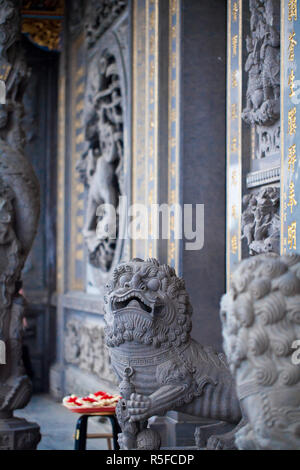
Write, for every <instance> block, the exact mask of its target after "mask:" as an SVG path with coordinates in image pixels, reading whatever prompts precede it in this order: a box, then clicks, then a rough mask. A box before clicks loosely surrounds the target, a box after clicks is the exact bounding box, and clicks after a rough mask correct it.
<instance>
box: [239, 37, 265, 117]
mask: <svg viewBox="0 0 300 470" xmlns="http://www.w3.org/2000/svg"><path fill="white" fill-rule="evenodd" d="M246 45H247V51H248V57H247V61H246V64H245V70H246V72H248V84H247V93H246V98H247V108H246V110H244V113H247V112H249V111H250V110H251V109H254V110H255V111H256V110H257V109H258V108H259V107H260V106H261V104H262V102H263V84H262V79H261V70H260V67H261V66H260V61H259V56H258V51H257V47H256V48H255V49H254V46H253V40H252V38H251V37H250V36H247V39H246ZM256 45H257V42H256Z"/></svg>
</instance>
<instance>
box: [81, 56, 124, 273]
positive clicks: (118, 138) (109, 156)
mask: <svg viewBox="0 0 300 470" xmlns="http://www.w3.org/2000/svg"><path fill="white" fill-rule="evenodd" d="M84 127H85V139H86V148H85V151H84V153H83V154H82V157H81V159H80V161H79V162H78V165H77V169H78V171H79V173H80V175H81V178H82V180H83V181H84V183H85V185H86V186H87V188H88V202H87V210H86V222H85V226H84V230H83V234H84V238H85V241H86V244H87V247H88V252H89V262H90V263H91V264H92V265H93V266H94V267H96V268H100V269H102V270H103V271H104V272H106V271H108V270H109V269H110V267H111V264H112V262H113V259H114V254H115V248H116V238H117V237H118V220H115V218H114V214H111V211H110V210H109V207H108V206H106V207H104V206H103V204H107V205H108V204H109V205H110V206H111V207H114V208H116V210H118V205H119V196H120V195H121V194H122V193H123V174H122V173H123V171H122V169H123V103H122V93H121V83H120V77H119V72H118V67H117V62H116V58H115V56H114V55H113V54H110V53H109V52H108V51H104V52H103V54H102V56H101V58H100V61H99V62H97V61H94V63H93V64H92V66H91V68H90V71H89V75H88V84H87V88H86V99H85V110H84ZM101 205H102V208H101V210H100V206H101Z"/></svg>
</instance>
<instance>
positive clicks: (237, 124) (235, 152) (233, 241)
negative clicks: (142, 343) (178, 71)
mask: <svg viewBox="0 0 300 470" xmlns="http://www.w3.org/2000/svg"><path fill="white" fill-rule="evenodd" d="M242 14H243V12H242V1H241V0H240V1H234V0H229V1H228V38H227V44H228V48H227V51H228V52H227V54H228V56H227V157H226V158H227V234H226V246H227V248H226V256H227V287H228V286H229V284H230V277H231V273H232V270H233V269H234V265H235V264H236V263H237V262H238V261H239V260H240V259H241V195H242V141H241V139H242V134H241V131H242V129H241V108H242Z"/></svg>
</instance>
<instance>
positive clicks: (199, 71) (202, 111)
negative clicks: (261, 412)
mask: <svg viewBox="0 0 300 470" xmlns="http://www.w3.org/2000/svg"><path fill="white" fill-rule="evenodd" d="M182 10H183V11H182V33H181V34H182V40H181V52H182V63H181V93H180V98H181V114H182V117H181V121H180V129H181V141H182V151H181V154H182V162H181V169H180V184H181V188H182V189H181V191H182V202H183V203H184V204H196V203H197V204H204V205H205V216H204V231H205V232H204V247H203V248H202V250H200V251H186V250H183V251H182V268H181V271H180V275H181V276H182V277H183V278H184V280H185V282H186V287H187V289H188V291H189V294H190V297H191V303H192V305H193V307H194V319H193V332H192V336H193V338H195V339H196V340H197V341H199V342H200V343H201V344H204V345H212V346H214V347H215V348H216V349H217V350H219V351H221V344H222V338H221V325H220V322H219V315H218V312H219V305H218V303H219V300H218V299H219V298H220V297H221V295H222V294H223V293H224V290H225V230H226V229H225V213H226V210H225V174H226V167H225V163H226V159H225V140H226V137H225V124H226V115H225V99H226V73H225V72H226V22H227V20H226V2H224V1H223V0H209V1H199V0H188V1H183V2H182ZM212 123H214V125H212Z"/></svg>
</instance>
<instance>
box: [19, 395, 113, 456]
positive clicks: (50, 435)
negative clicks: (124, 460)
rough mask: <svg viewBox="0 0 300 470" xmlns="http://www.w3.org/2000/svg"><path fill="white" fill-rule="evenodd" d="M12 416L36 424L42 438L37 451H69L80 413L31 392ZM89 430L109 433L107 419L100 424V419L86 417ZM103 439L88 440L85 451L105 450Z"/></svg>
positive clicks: (109, 428) (72, 444) (105, 442)
mask: <svg viewBox="0 0 300 470" xmlns="http://www.w3.org/2000/svg"><path fill="white" fill-rule="evenodd" d="M15 416H17V417H20V418H25V419H27V421H33V422H36V423H38V424H39V426H40V428H41V434H42V439H41V441H40V443H39V445H38V450H72V449H73V448H74V438H73V434H74V432H75V425H76V421H77V418H78V416H79V415H77V414H75V413H71V412H70V411H68V410H67V409H66V408H64V407H63V406H62V405H61V404H60V403H57V402H56V401H54V400H53V399H52V398H51V397H50V396H49V395H34V396H33V397H32V399H31V401H30V403H29V404H28V405H27V406H26V408H24V409H23V410H18V411H16V412H15ZM88 432H92V433H96V432H98V433H99V432H100V433H101V432H111V427H110V424H109V423H108V422H105V423H99V418H89V423H88ZM106 449H107V441H106V439H88V440H87V450H106Z"/></svg>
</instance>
